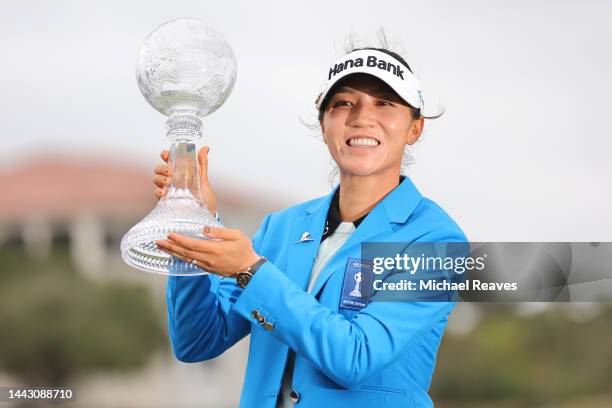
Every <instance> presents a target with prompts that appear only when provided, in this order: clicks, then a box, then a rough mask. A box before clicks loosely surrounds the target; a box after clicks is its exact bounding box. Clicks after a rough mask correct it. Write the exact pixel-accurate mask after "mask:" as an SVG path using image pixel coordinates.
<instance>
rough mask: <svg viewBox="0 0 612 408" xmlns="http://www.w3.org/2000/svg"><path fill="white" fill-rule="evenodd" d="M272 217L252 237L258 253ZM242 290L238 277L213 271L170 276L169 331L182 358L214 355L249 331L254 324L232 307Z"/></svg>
mask: <svg viewBox="0 0 612 408" xmlns="http://www.w3.org/2000/svg"><path fill="white" fill-rule="evenodd" d="M269 219H270V215H269V214H268V215H267V216H266V217H265V218H264V220H263V222H262V225H261V227H260V229H259V230H258V231H257V232H256V233H255V235H254V236H253V238H252V241H253V248H254V249H255V251H256V252H259V247H260V245H261V241H262V238H263V236H264V235H265V231H266V228H267V225H268V220H269ZM241 291H242V288H240V287H239V286H238V285H237V284H236V279H233V278H222V277H219V276H218V275H214V274H208V275H199V276H169V277H168V285H167V290H166V300H167V305H168V332H169V335H170V341H171V343H172V348H173V351H174V355H175V356H176V358H177V359H178V360H179V361H182V362H186V363H193V362H197V361H203V360H209V359H212V358H215V357H217V356H219V355H220V354H222V353H223V352H224V351H225V350H227V349H228V348H230V347H231V346H233V345H234V344H235V343H236V342H238V341H239V340H241V339H242V338H244V337H245V336H246V335H247V334H248V333H249V332H250V326H251V323H250V322H249V321H248V320H247V319H245V318H244V317H243V316H241V315H240V314H239V313H236V312H235V311H234V310H233V304H234V303H235V302H236V299H237V298H238V295H239V294H240V292H241Z"/></svg>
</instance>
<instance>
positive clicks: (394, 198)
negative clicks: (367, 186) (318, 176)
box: [309, 177, 422, 297]
mask: <svg viewBox="0 0 612 408" xmlns="http://www.w3.org/2000/svg"><path fill="white" fill-rule="evenodd" d="M332 196H333V194H332ZM421 198H422V195H421V194H420V193H419V191H418V190H417V189H416V187H415V185H414V184H413V183H412V181H411V180H410V179H409V178H408V177H405V178H404V180H403V181H402V183H400V185H399V186H397V187H396V188H395V189H394V190H393V191H391V192H390V193H389V194H387V195H386V196H385V197H384V198H383V199H382V200H381V201H380V202H379V203H378V204H377V205H376V206H375V207H374V208H373V209H372V211H370V213H369V214H368V216H367V217H366V218H365V219H364V220H363V221H362V222H361V224H359V227H358V228H357V229H356V230H355V232H353V234H352V235H351V237H350V238H349V239H348V240H347V241H346V242H345V243H344V245H343V246H342V247H341V248H340V249H339V250H338V252H336V253H335V254H334V256H333V257H332V258H331V259H330V260H329V262H328V264H327V265H326V266H325V267H324V268H323V270H322V271H321V273H320V274H319V276H318V277H317V281H316V282H315V285H314V287H313V289H312V292H311V294H312V295H313V296H315V297H316V296H317V295H318V293H319V291H320V290H321V289H322V288H323V286H324V285H325V283H326V282H327V280H328V279H329V278H330V277H331V276H332V275H333V274H334V273H335V272H337V271H338V270H341V269H343V268H344V267H345V264H346V257H347V255H348V254H349V253H350V252H352V251H354V250H355V249H356V248H355V246H359V245H360V244H361V243H362V242H367V241H371V240H372V238H374V237H377V236H380V235H390V234H391V233H392V232H393V228H392V226H391V225H392V224H393V223H397V224H403V223H405V222H406V221H407V219H408V217H409V216H410V214H411V213H412V212H413V211H414V209H415V208H416V206H417V205H418V203H419V202H420V201H421ZM330 201H331V200H330ZM327 207H329V202H328V205H327ZM319 239H320V235H319ZM317 248H318V243H317ZM314 256H316V251H315V254H314ZM313 260H314V258H313ZM311 267H312V263H311V264H310V266H309V268H311Z"/></svg>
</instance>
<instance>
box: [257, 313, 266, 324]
mask: <svg viewBox="0 0 612 408" xmlns="http://www.w3.org/2000/svg"><path fill="white" fill-rule="evenodd" d="M257 321H258V322H259V324H264V323H265V321H266V318H265V317H264V316H263V315H259V316H257Z"/></svg>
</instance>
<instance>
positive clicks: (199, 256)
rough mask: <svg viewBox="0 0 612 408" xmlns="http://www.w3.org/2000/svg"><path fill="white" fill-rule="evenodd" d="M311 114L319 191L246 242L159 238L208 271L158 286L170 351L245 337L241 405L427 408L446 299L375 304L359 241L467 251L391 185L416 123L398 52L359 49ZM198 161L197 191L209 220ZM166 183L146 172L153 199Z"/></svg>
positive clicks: (419, 199)
mask: <svg viewBox="0 0 612 408" xmlns="http://www.w3.org/2000/svg"><path fill="white" fill-rule="evenodd" d="M316 107H317V109H318V113H319V116H318V117H319V124H320V126H321V130H322V134H323V139H324V142H325V143H326V145H327V147H328V149H329V153H330V155H331V157H332V158H333V160H334V161H335V162H336V164H337V165H338V169H339V175H340V184H339V185H338V186H336V187H335V188H334V189H333V190H332V191H331V192H330V193H329V194H328V195H326V196H324V197H320V198H316V199H313V200H310V201H307V202H305V203H301V204H297V205H295V206H293V207H290V208H287V209H284V210H282V211H278V212H275V213H272V214H268V215H267V216H266V217H265V218H264V220H263V222H262V224H261V228H260V229H259V231H257V233H256V234H255V235H254V236H253V238H252V240H251V239H250V238H249V237H247V236H246V235H245V234H244V233H242V232H241V231H240V230H238V229H221V228H210V229H208V228H207V229H206V230H205V231H204V232H205V234H206V235H207V236H208V237H209V238H215V239H210V240H196V239H191V238H188V237H184V236H180V235H175V234H171V235H170V236H169V237H168V239H167V240H162V241H158V242H157V244H158V245H159V246H160V247H161V248H162V249H164V250H166V251H167V252H169V253H170V254H172V255H173V256H175V257H177V258H179V259H181V260H183V261H185V262H191V263H194V264H195V265H197V266H199V267H201V268H203V269H205V270H207V271H209V272H211V274H209V275H204V276H195V277H185V276H170V277H169V278H168V293H167V296H168V297H167V300H168V318H169V326H168V327H169V330H170V338H171V341H172V346H173V349H174V353H175V355H176V357H177V358H178V359H179V360H181V361H185V362H196V361H202V360H207V359H211V358H214V357H216V356H218V355H220V354H221V353H223V352H224V351H225V350H227V349H228V348H229V347H231V346H232V345H234V344H235V343H236V342H237V341H239V340H240V339H242V338H243V337H245V336H246V335H247V334H250V335H251V339H250V351H249V359H248V366H247V371H246V375H245V378H244V385H243V389H242V395H241V400H240V406H241V407H258V408H260V407H270V408H273V407H291V406H293V405H294V404H295V403H297V402H299V403H300V406H303V407H317V408H319V407H323V406H333V407H351V408H353V407H355V406H359V407H374V406H376V407H379V406H405V407H430V406H433V403H432V401H431V398H430V397H429V395H428V393H427V391H428V389H429V385H430V382H431V378H432V374H433V370H434V362H435V355H436V352H437V348H438V345H439V343H440V339H441V337H442V334H443V332H444V328H445V326H446V323H447V318H448V315H449V313H450V312H451V310H452V309H453V307H454V302H452V301H451V300H450V299H445V300H444V301H440V302H408V301H405V302H378V301H375V300H376V299H375V298H373V294H374V290H373V288H371V287H367V285H366V282H371V279H370V278H371V277H369V276H368V274H371V273H372V270H371V269H367V267H365V265H367V264H368V260H367V259H362V254H361V244H362V243H366V242H392V243H398V242H400V243H403V242H405V243H406V246H410V245H412V243H423V242H465V241H467V238H466V237H465V235H464V233H463V232H462V231H461V229H460V228H459V226H457V224H456V223H455V222H454V221H453V220H452V219H451V217H450V216H449V215H448V214H447V213H446V212H445V211H444V210H443V209H442V208H440V207H439V206H438V205H437V204H436V203H434V202H433V201H432V200H430V199H428V198H425V197H423V196H422V195H421V194H420V193H419V191H418V190H417V188H416V186H415V185H414V184H413V183H412V181H411V180H410V178H409V177H406V176H402V175H401V167H402V158H403V157H404V154H405V149H406V146H410V145H412V144H413V143H415V141H417V140H418V139H419V138H420V137H421V134H422V132H423V128H424V123H425V119H426V118H428V116H425V115H424V107H425V105H424V101H423V92H422V90H421V86H420V84H419V81H418V79H417V78H416V77H415V76H414V75H413V73H412V72H411V70H410V68H409V67H408V65H407V64H406V62H405V61H404V60H403V59H402V58H401V57H399V55H397V54H395V53H393V52H390V51H387V50H386V49H384V48H365V49H357V50H353V51H351V52H349V53H348V54H347V55H345V56H344V57H342V58H340V59H339V60H338V61H336V62H335V63H334V64H332V65H331V67H330V68H329V70H328V82H327V84H326V86H325V88H324V89H323V91H322V92H321V93H320V95H319V97H318V98H317V100H316ZM438 116H439V115H438ZM207 153H208V149H207V148H203V149H202V150H201V151H200V154H199V156H198V158H199V160H200V165H201V166H200V167H201V171H202V175H201V180H202V188H201V190H202V191H203V192H204V193H203V194H204V197H203V201H205V202H206V204H207V205H208V206H209V208H210V210H211V211H213V212H214V211H215V210H216V199H215V195H214V193H213V190H212V188H211V187H210V184H209V182H208V177H207V173H206V171H207V160H208V159H207ZM167 158H168V155H167V152H166V151H164V152H162V159H164V160H167ZM169 176H170V169H169V168H168V166H167V165H160V166H157V167H156V176H155V179H154V181H155V184H156V185H157V187H158V189H157V190H156V192H157V195H158V197H161V196H163V195H164V193H165V192H164V188H165V187H166V186H167V183H168V178H169ZM236 382H240V380H239V379H237V380H236Z"/></svg>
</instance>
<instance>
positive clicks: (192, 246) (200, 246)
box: [165, 233, 216, 253]
mask: <svg viewBox="0 0 612 408" xmlns="http://www.w3.org/2000/svg"><path fill="white" fill-rule="evenodd" d="M165 242H169V243H170V244H172V245H175V247H177V246H178V247H180V248H183V249H184V250H189V251H197V252H202V253H212V252H213V251H214V248H215V245H216V243H214V242H212V241H210V240H202V239H194V238H189V237H186V236H185V235H180V234H174V233H170V234H168V240H167V241H165Z"/></svg>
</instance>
